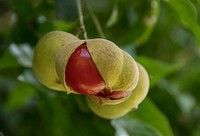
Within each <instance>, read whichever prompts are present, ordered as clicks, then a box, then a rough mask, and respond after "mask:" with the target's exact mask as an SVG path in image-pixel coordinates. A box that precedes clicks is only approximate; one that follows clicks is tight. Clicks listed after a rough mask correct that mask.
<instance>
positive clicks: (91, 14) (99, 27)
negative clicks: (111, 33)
mask: <svg viewBox="0 0 200 136" xmlns="http://www.w3.org/2000/svg"><path fill="white" fill-rule="evenodd" d="M85 3H86V6H87V9H88V11H89V14H90V16H91V18H92V20H93V22H94V25H95V27H96V29H97V32H98V33H99V35H100V37H102V38H105V37H106V36H105V34H104V32H103V29H102V27H101V25H100V23H99V20H98V18H97V17H96V15H95V14H94V11H93V9H92V7H91V6H90V5H89V3H88V0H85Z"/></svg>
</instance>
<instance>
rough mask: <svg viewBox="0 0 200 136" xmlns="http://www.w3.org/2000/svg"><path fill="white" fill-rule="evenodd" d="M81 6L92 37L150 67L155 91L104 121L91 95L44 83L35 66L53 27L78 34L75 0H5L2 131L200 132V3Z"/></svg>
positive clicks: (150, 0)
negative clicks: (110, 43) (94, 108)
mask: <svg viewBox="0 0 200 136" xmlns="http://www.w3.org/2000/svg"><path fill="white" fill-rule="evenodd" d="M82 6H83V14H84V21H85V26H86V30H87V33H88V36H89V38H97V37H104V38H107V39H109V40H111V41H113V42H115V43H116V44H117V45H118V46H119V47H120V48H122V49H124V50H126V51H127V52H129V53H130V54H131V55H132V56H133V57H134V58H135V59H136V60H137V61H138V62H140V63H141V64H142V65H144V66H145V68H146V69H147V71H148V73H149V75H150V80H151V86H150V91H149V94H148V97H147V98H146V99H145V101H144V102H143V103H142V104H141V105H140V106H139V109H138V110H136V111H131V112H130V113H129V114H127V115H126V116H124V117H122V118H119V119H114V120H105V119H102V118H100V117H98V116H96V115H95V114H93V113H92V112H91V111H90V109H89V108H88V106H87V104H86V102H85V97H84V96H82V95H71V94H70V95H67V94H66V93H61V92H56V91H54V90H50V89H48V88H46V87H44V86H42V85H41V84H40V83H39V82H38V81H37V80H36V78H35V77H34V74H33V72H32V68H31V67H32V56H33V51H34V47H35V45H36V43H37V41H38V40H39V39H40V38H41V37H42V36H43V35H44V34H46V33H47V32H49V31H53V30H61V31H67V32H70V33H72V34H76V33H77V30H78V28H79V20H78V14H77V13H78V12H77V7H76V1H75V0H0V135H1V136H2V135H4V136H72V135H73V136H94V135H95V136H102V135H103V136H200V80H199V78H200V49H199V47H200V26H199V24H200V1H199V0H82ZM80 37H82V35H80ZM102 55H103V54H102Z"/></svg>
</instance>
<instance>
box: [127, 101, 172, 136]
mask: <svg viewBox="0 0 200 136" xmlns="http://www.w3.org/2000/svg"><path fill="white" fill-rule="evenodd" d="M129 116H130V117H132V118H133V119H136V120H139V121H141V122H143V123H146V124H148V125H150V126H151V127H153V128H154V129H156V130H157V131H158V132H159V133H160V134H162V135H163V136H173V133H172V129H171V128H170V124H169V122H168V120H167V118H166V117H165V115H164V114H163V113H162V112H160V110H159V109H158V108H157V107H156V106H155V105H154V104H153V103H152V102H151V101H150V99H148V98H146V99H145V100H144V102H142V104H141V105H140V106H139V109H138V110H136V111H133V112H130V113H129Z"/></svg>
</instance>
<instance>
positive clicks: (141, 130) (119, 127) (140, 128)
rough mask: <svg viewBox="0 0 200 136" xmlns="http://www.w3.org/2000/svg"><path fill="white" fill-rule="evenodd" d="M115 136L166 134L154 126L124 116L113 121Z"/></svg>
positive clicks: (158, 135)
mask: <svg viewBox="0 0 200 136" xmlns="http://www.w3.org/2000/svg"><path fill="white" fill-rule="evenodd" d="M111 124H112V125H113V127H114V128H115V129H116V134H115V136H164V135H162V134H161V133H160V132H159V131H157V130H156V129H155V128H153V127H152V126H150V125H148V124H146V123H144V122H141V121H138V120H136V119H134V118H130V117H123V118H119V119H115V120H112V121H111Z"/></svg>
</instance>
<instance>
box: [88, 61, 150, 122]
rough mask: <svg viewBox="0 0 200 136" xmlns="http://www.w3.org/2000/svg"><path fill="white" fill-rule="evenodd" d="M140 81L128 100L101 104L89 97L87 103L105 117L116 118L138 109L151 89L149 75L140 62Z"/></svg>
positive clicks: (95, 111) (96, 112)
mask: <svg viewBox="0 0 200 136" xmlns="http://www.w3.org/2000/svg"><path fill="white" fill-rule="evenodd" d="M138 68H139V81H138V85H137V86H136V88H135V89H134V90H133V91H132V94H131V95H130V96H129V97H128V99H127V100H125V101H123V102H122V103H120V104H116V105H101V104H100V103H98V102H95V101H93V100H92V99H91V98H90V97H87V103H88V105H89V107H90V109H91V110H92V111H93V112H94V113H95V114H97V115H98V116H100V117H102V118H105V119H115V118H119V117H122V116H124V115H125V114H127V113H128V112H129V111H131V110H132V109H137V108H138V105H139V104H140V103H141V102H142V101H143V100H144V98H145V97H146V95H147V93H148V90H149V77H148V74H147V72H146V70H145V69H144V68H143V66H141V65H140V64H138Z"/></svg>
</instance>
